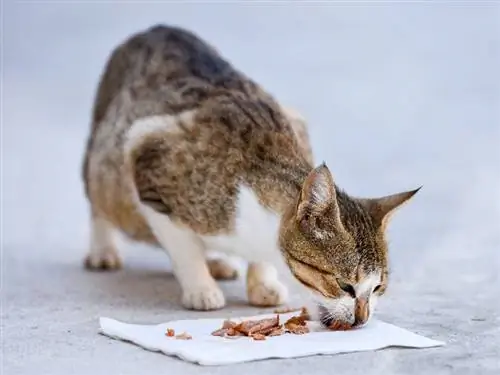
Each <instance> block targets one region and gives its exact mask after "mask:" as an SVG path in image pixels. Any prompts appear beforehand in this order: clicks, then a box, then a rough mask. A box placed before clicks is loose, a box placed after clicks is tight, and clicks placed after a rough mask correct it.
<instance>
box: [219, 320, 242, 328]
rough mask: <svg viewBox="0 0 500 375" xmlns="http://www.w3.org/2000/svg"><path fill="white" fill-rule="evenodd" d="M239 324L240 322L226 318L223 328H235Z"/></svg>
mask: <svg viewBox="0 0 500 375" xmlns="http://www.w3.org/2000/svg"><path fill="white" fill-rule="evenodd" d="M237 325H238V323H236V322H233V321H231V320H224V322H223V323H222V328H224V329H228V328H234V327H236V326H237Z"/></svg>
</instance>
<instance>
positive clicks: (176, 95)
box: [93, 25, 257, 124]
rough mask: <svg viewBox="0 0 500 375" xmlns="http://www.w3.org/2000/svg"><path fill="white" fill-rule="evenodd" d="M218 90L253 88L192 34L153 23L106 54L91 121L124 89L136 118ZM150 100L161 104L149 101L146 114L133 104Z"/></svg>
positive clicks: (186, 106)
mask: <svg viewBox="0 0 500 375" xmlns="http://www.w3.org/2000/svg"><path fill="white" fill-rule="evenodd" d="M219 89H236V90H243V91H248V90H255V89H257V87H256V85H254V84H253V83H252V82H250V81H249V80H247V79H246V77H244V76H243V75H242V74H241V73H240V72H238V71H237V70H236V69H234V67H233V66H232V65H231V64H230V63H229V62H228V61H227V60H226V59H225V58H224V57H223V56H221V55H220V54H219V52H218V51H217V50H216V49H215V48H214V47H213V46H212V45H210V44H209V43H208V42H206V41H204V40H202V39H201V38H199V37H198V36H197V35H195V34H194V33H192V32H190V31H188V30H185V29H182V28H179V27H173V26H165V25H156V26H153V27H151V28H149V29H147V30H144V31H142V32H139V33H137V34H134V35H132V36H131V37H130V38H128V39H127V40H126V41H125V42H123V43H122V44H121V45H119V46H118V47H117V48H115V50H114V51H113V53H112V54H111V56H110V58H109V60H108V63H107V65H106V67H105V71H104V74H103V76H102V77H101V81H100V84H99V88H98V92H97V96H96V100H95V107H94V113H93V123H94V124H97V123H99V122H101V121H102V120H103V118H104V116H105V115H106V113H107V112H108V111H109V107H110V105H111V103H112V102H113V100H117V96H119V95H120V94H121V93H123V92H124V91H126V93H127V94H128V99H129V100H130V101H131V102H132V103H136V105H135V108H134V110H133V112H134V111H135V112H137V113H133V114H132V116H133V117H136V118H140V117H144V116H148V115H154V114H156V113H154V112H163V113H175V112H180V111H182V110H187V109H191V108H193V107H195V106H197V105H199V103H200V101H203V100H205V99H206V98H208V97H209V96H210V95H211V93H213V92H214V91H215V90H219ZM158 99H161V100H158ZM153 100H157V101H161V106H160V107H158V106H156V107H155V106H153V107H154V108H150V109H149V113H146V112H145V110H143V109H141V108H137V107H139V106H138V105H137V103H139V102H148V101H149V102H151V101H153ZM146 111H148V109H146Z"/></svg>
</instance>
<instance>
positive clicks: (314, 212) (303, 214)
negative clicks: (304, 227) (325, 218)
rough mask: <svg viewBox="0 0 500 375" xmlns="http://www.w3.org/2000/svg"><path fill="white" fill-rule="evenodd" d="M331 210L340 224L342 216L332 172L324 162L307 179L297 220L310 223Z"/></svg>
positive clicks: (301, 194) (298, 208)
mask: <svg viewBox="0 0 500 375" xmlns="http://www.w3.org/2000/svg"><path fill="white" fill-rule="evenodd" d="M327 209H330V210H331V211H332V212H333V214H334V215H335V216H336V217H335V219H336V220H338V222H340V215H339V210H338V205H337V197H336V193H335V184H334V182H333V177H332V174H331V173H330V170H329V169H328V167H327V166H326V164H325V163H324V162H323V163H322V164H321V165H319V166H318V167H316V168H314V169H313V170H312V171H311V172H310V173H309V175H308V176H307V177H306V179H305V181H304V183H303V185H302V190H301V192H300V198H299V204H298V206H297V215H296V216H297V220H298V221H299V223H304V222H309V221H310V220H311V219H314V218H315V217H318V216H320V215H322V214H323V213H325V211H326V210H327Z"/></svg>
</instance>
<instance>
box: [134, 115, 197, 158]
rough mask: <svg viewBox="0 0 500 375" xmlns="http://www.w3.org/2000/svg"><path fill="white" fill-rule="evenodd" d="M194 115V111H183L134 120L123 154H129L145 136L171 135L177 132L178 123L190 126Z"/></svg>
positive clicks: (178, 128)
mask: <svg viewBox="0 0 500 375" xmlns="http://www.w3.org/2000/svg"><path fill="white" fill-rule="evenodd" d="M195 114H196V111H195V110H190V111H184V112H181V113H178V114H175V115H157V116H148V117H143V118H140V119H138V120H136V121H135V122H134V123H133V124H132V126H131V127H130V129H129V130H128V132H127V136H126V141H125V144H124V149H125V152H126V153H128V152H130V151H131V150H132V149H133V148H134V147H135V146H136V145H138V144H139V143H140V142H141V141H142V140H143V139H144V138H145V137H146V136H148V135H150V134H152V133H156V132H165V133H171V132H176V131H179V130H180V129H181V128H180V126H179V124H180V123H183V124H186V126H188V127H189V126H190V124H192V122H193V118H194V116H195Z"/></svg>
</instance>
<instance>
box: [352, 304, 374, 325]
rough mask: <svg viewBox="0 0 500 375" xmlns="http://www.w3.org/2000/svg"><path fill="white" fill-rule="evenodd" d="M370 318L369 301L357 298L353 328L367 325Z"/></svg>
mask: <svg viewBox="0 0 500 375" xmlns="http://www.w3.org/2000/svg"><path fill="white" fill-rule="evenodd" d="M369 317H370V309H369V305H368V300H367V299H365V298H357V299H356V306H355V308H354V324H353V326H355V327H356V326H360V325H363V324H365V323H366V322H367V321H368V318H369Z"/></svg>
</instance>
